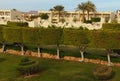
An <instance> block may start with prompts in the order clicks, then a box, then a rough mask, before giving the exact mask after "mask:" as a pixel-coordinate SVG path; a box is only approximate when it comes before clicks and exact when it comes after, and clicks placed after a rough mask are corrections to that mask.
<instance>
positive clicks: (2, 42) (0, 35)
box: [0, 27, 6, 53]
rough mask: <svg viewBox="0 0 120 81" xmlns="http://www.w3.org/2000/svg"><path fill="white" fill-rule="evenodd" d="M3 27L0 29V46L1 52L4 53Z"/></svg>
mask: <svg viewBox="0 0 120 81" xmlns="http://www.w3.org/2000/svg"><path fill="white" fill-rule="evenodd" d="M3 29H4V28H3V27H0V44H2V52H3V53H4V52H5V44H6V43H5V40H4V38H3V34H4V33H3Z"/></svg>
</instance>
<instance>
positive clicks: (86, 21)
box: [84, 20, 92, 24]
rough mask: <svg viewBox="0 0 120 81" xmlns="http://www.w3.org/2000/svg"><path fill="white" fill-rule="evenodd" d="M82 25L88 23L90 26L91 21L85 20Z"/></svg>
mask: <svg viewBox="0 0 120 81" xmlns="http://www.w3.org/2000/svg"><path fill="white" fill-rule="evenodd" d="M84 23H86V24H89V23H90V24H91V23H92V21H91V20H85V21H84Z"/></svg>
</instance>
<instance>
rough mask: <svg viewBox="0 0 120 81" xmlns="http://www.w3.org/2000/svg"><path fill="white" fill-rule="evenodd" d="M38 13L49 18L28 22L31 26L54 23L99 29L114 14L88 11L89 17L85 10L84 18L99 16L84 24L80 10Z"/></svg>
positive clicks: (109, 20)
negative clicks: (98, 20)
mask: <svg viewBox="0 0 120 81" xmlns="http://www.w3.org/2000/svg"><path fill="white" fill-rule="evenodd" d="M38 14H39V15H41V14H47V15H48V16H49V18H48V19H47V20H43V19H40V18H39V19H38V20H34V21H32V22H30V25H31V27H33V26H35V27H36V26H44V27H48V26H49V25H56V26H61V27H80V26H82V27H87V28H88V29H100V28H101V27H102V23H106V22H107V23H110V22H111V21H112V20H114V18H115V15H114V13H113V12H95V13H93V12H90V13H89V18H88V15H87V12H85V19H86V20H88V19H89V20H90V19H91V18H93V17H95V18H100V22H97V23H92V24H85V23H82V15H83V13H82V12H68V11H67V12H62V13H61V14H60V17H59V14H58V12H55V11H38Z"/></svg>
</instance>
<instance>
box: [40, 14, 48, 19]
mask: <svg viewBox="0 0 120 81" xmlns="http://www.w3.org/2000/svg"><path fill="white" fill-rule="evenodd" d="M40 17H41V19H45V20H47V19H48V18H49V16H48V15H47V14H41V15H40Z"/></svg>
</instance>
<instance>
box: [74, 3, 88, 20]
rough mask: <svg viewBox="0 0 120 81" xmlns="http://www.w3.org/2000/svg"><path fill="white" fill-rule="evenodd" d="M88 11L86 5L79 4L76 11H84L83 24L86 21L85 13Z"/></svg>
mask: <svg viewBox="0 0 120 81" xmlns="http://www.w3.org/2000/svg"><path fill="white" fill-rule="evenodd" d="M86 9H87V6H86V3H83V2H82V3H81V4H78V6H77V8H76V11H82V22H84V20H85V11H86Z"/></svg>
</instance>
